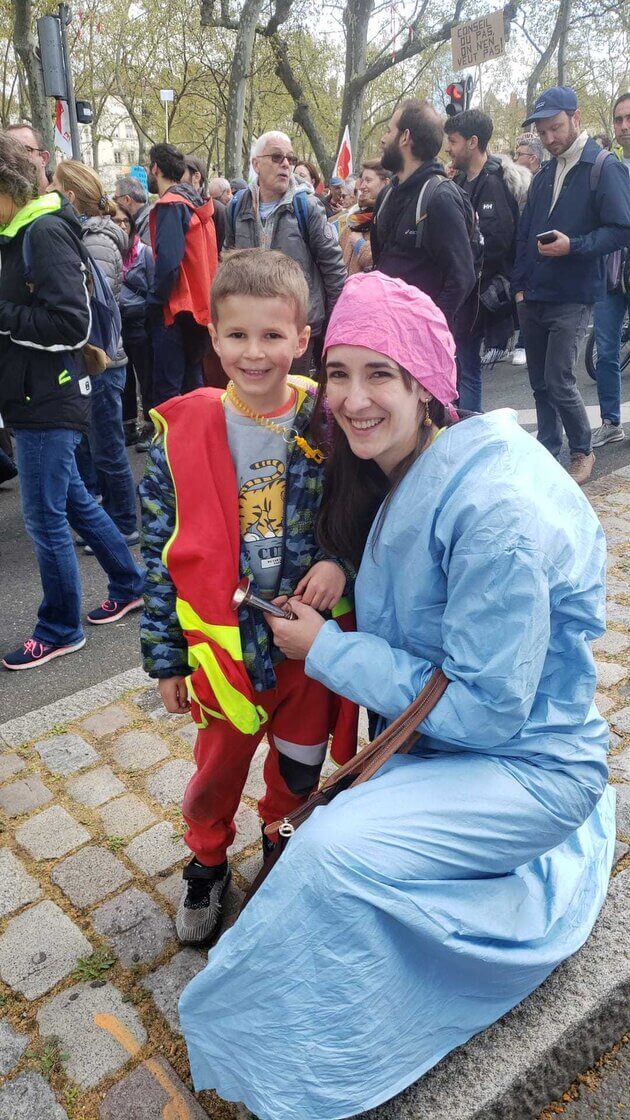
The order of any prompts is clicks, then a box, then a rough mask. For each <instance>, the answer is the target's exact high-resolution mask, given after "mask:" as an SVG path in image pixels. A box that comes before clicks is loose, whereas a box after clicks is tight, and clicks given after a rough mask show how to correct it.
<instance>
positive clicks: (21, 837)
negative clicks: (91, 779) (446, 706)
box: [15, 805, 90, 859]
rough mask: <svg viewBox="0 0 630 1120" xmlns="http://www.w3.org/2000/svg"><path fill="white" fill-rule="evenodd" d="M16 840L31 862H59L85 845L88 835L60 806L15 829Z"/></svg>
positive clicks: (32, 818)
mask: <svg viewBox="0 0 630 1120" xmlns="http://www.w3.org/2000/svg"><path fill="white" fill-rule="evenodd" d="M15 839H16V840H17V842H18V844H21V845H22V847H23V848H26V850H27V851H28V852H30V854H31V855H32V857H33V859H58V858H59V856H65V855H66V854H67V853H68V852H71V851H72V849H73V848H78V847H79V845H80V844H85V841H86V840H89V839H90V834H89V832H88V830H87V828H84V827H83V825H82V824H79V823H78V822H77V821H75V819H74V817H71V816H70V814H69V813H67V812H66V810H65V809H63V808H62V807H61V805H51V807H50V809H44V811H43V813H38V814H37V816H36V817H31V819H30V820H28V821H26V822H25V823H24V824H22V825H20V827H19V828H16V830H15Z"/></svg>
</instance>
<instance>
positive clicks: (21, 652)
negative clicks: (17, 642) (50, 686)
mask: <svg viewBox="0 0 630 1120" xmlns="http://www.w3.org/2000/svg"><path fill="white" fill-rule="evenodd" d="M84 645H85V638H81V640H80V641H79V642H73V643H72V645H70V646H49V645H46V643H45V642H40V641H38V639H37V638H29V639H28V640H27V641H26V642H24V645H23V646H22V649H16V650H15V652H14V653H8V654H7V655H6V657H3V658H2V664H3V665H4V667H5V669H37V667H38V666H39V665H45V664H46V662H47V661H52V659H53V657H63V656H64V654H66V653H76V651H77V650H79V649H83V647H84Z"/></svg>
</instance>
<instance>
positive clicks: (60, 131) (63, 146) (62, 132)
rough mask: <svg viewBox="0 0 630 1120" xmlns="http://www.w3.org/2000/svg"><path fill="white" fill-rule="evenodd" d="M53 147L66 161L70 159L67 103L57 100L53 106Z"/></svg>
mask: <svg viewBox="0 0 630 1120" xmlns="http://www.w3.org/2000/svg"><path fill="white" fill-rule="evenodd" d="M55 147H56V148H58V149H59V151H60V152H61V154H62V155H63V156H65V158H66V159H72V141H71V139H70V117H69V115H68V103H67V101H60V100H58V101H57V102H56V104H55Z"/></svg>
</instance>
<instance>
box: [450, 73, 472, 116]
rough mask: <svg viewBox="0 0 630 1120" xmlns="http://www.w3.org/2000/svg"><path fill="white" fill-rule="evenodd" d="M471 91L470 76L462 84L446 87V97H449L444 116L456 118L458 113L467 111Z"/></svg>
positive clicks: (456, 83)
mask: <svg viewBox="0 0 630 1120" xmlns="http://www.w3.org/2000/svg"><path fill="white" fill-rule="evenodd" d="M472 91H473V80H472V78H471V76H470V74H469V75H468V77H467V78H466V79H465V81H463V82H451V84H450V86H447V87H446V96H447V97H450V102H449V104H448V105H447V106H446V115H447V116H448V117H456V116H457V114H458V113H463V112H464V110H465V109H469V108H470V100H471V97H472Z"/></svg>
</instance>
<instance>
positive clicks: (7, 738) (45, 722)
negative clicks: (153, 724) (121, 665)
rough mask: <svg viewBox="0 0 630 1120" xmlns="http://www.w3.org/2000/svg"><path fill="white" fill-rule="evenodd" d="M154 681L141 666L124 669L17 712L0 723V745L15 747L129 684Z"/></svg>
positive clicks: (105, 700) (109, 698)
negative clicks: (43, 703) (59, 698)
mask: <svg viewBox="0 0 630 1120" xmlns="http://www.w3.org/2000/svg"><path fill="white" fill-rule="evenodd" d="M154 683H155V682H154V681H152V679H151V677H148V676H147V674H146V673H145V672H144V669H127V670H126V672H124V673H118V674H117V675H116V676H115V677H109V678H108V679H107V680H105V681H101V682H100V683H99V684H93V685H90V687H89V688H83V689H81V691H80V692H74V693H73V694H72V695H71V696H64V697H63V698H62V699H61V700H54V701H53V703H52V704H46V706H45V707H44V708H36V710H35V711H33V712H28V713H27V714H26V715H24V716H17V717H16V718H15V719H10V720H8V721H7V722H6V723H3V724H0V745H5V746H7V747H19V746H20V744H21V743H23V742H25V740H27V739H34V738H36V737H37V736H38V735H43V734H44V732H46V731H50V729H51V727H54V726H55V724H57V723H68V722H69V721H70V720H72V719H76V718H77V716H84V715H88V714H89V713H90V712H91V711H92V710H93V709H94V708H101V707H103V706H104V705H105V704H109V703H110V702H111V701H112V700H118V699H119V697H121V696H122V695H123V693H125V692H127V691H128V690H129V689H130V688H142V686H143V685H147V684H154Z"/></svg>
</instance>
